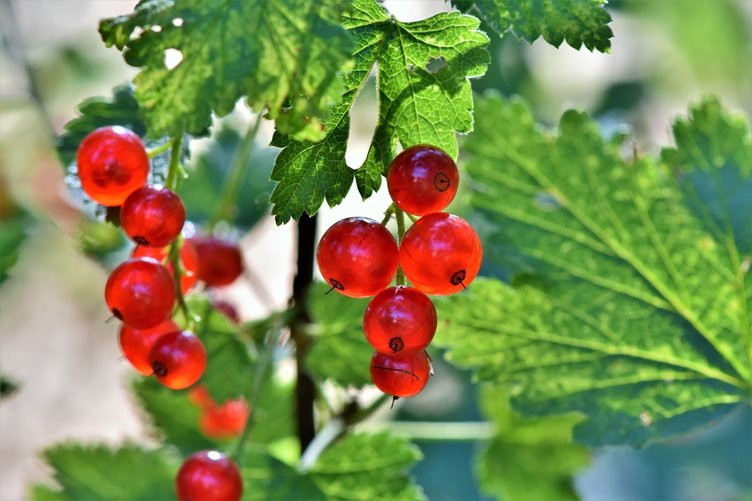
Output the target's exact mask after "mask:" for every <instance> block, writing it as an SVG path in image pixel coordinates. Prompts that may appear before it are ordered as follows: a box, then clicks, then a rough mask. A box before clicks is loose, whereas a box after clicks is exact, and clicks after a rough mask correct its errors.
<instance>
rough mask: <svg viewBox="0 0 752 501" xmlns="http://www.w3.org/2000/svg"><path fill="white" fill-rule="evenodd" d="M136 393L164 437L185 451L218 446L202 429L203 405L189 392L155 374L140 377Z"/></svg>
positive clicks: (186, 452)
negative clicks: (163, 382) (160, 380)
mask: <svg viewBox="0 0 752 501" xmlns="http://www.w3.org/2000/svg"><path fill="white" fill-rule="evenodd" d="M133 393H134V394H135V395H136V398H138V401H139V403H140V404H141V407H142V408H143V409H144V411H146V413H147V418H148V420H149V421H150V423H151V425H152V426H153V428H154V429H155V431H156V432H157V435H158V436H159V437H160V438H163V439H164V440H165V441H166V442H167V443H169V444H171V445H174V446H175V447H177V448H178V450H180V452H181V453H182V454H184V455H188V454H192V453H193V452H196V451H198V450H202V449H211V448H216V447H217V444H216V442H214V441H213V440H210V439H208V438H206V437H205V436H204V435H202V434H201V432H200V431H199V416H200V414H201V411H200V410H199V408H198V407H197V406H196V405H194V404H193V403H191V402H190V401H189V400H188V395H187V392H185V391H174V390H170V389H168V388H165V387H164V386H162V385H161V384H159V383H158V382H157V381H156V380H155V379H153V378H148V379H147V378H139V379H138V380H137V381H135V382H134V384H133Z"/></svg>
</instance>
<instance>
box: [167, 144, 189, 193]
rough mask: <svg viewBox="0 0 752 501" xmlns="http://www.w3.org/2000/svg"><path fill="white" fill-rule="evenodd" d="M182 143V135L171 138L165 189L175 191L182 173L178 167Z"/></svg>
mask: <svg viewBox="0 0 752 501" xmlns="http://www.w3.org/2000/svg"><path fill="white" fill-rule="evenodd" d="M182 143H183V134H182V133H180V134H178V135H177V136H175V137H174V138H172V141H171V144H172V149H171V150H170V167H169V170H168V171H167V180H166V181H165V185H166V188H167V189H169V190H172V191H177V189H178V182H179V181H180V177H181V175H182V174H184V172H183V168H182V167H181V165H180V147H181V146H182Z"/></svg>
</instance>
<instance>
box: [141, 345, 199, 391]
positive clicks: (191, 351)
mask: <svg viewBox="0 0 752 501" xmlns="http://www.w3.org/2000/svg"><path fill="white" fill-rule="evenodd" d="M149 364H151V368H152V371H153V372H154V376H155V377H156V378H157V379H158V380H159V382H160V383H162V384H163V385H165V386H166V387H168V388H170V389H173V390H182V389H183V388H188V387H189V386H191V385H192V384H194V383H195V382H196V381H198V380H199V379H200V378H201V376H202V375H203V374H204V369H206V349H205V348H204V344H203V343H202V342H201V340H200V339H199V338H197V337H196V336H195V335H193V334H192V333H190V332H188V331H177V332H171V333H169V334H165V335H164V336H162V337H160V338H159V339H157V341H156V342H155V343H154V346H152V348H151V352H149Z"/></svg>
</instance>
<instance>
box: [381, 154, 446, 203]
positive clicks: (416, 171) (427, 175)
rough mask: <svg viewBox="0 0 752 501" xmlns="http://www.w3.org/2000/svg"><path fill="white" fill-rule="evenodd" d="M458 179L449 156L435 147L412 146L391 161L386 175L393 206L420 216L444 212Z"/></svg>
mask: <svg viewBox="0 0 752 501" xmlns="http://www.w3.org/2000/svg"><path fill="white" fill-rule="evenodd" d="M459 182H460V176H459V173H458V172H457V165H456V164H455V163H454V160H452V157H450V156H449V155H447V154H446V153H444V152H443V151H442V150H440V149H439V148H436V147H435V146H429V145H426V144H420V145H417V146H412V147H410V148H408V149H406V150H405V151H403V152H402V153H400V154H399V155H397V157H396V158H395V159H394V161H393V162H392V164H391V165H390V166H389V170H388V171H387V175H386V185H387V188H389V195H391V197H392V200H394V203H395V204H396V205H397V207H399V208H400V209H402V210H403V211H405V212H407V213H408V214H415V215H416V216H423V215H426V214H430V213H432V212H438V211H440V210H444V209H445V208H446V207H447V205H449V204H450V203H451V202H452V200H454V196H455V195H456V194H457V187H458V186H459Z"/></svg>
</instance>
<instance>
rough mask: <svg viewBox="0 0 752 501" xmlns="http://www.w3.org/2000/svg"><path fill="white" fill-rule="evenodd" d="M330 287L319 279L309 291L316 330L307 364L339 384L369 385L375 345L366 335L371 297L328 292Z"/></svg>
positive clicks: (315, 373) (317, 375)
mask: <svg viewBox="0 0 752 501" xmlns="http://www.w3.org/2000/svg"><path fill="white" fill-rule="evenodd" d="M327 290H328V287H327V286H326V284H324V283H322V282H319V283H316V284H315V285H314V286H313V287H311V289H310V292H309V293H308V305H309V308H310V311H311V316H312V317H313V320H314V321H315V322H316V331H315V337H314V341H315V342H314V344H313V348H311V351H310V353H309V354H308V356H307V357H306V366H307V367H308V369H309V370H310V371H311V373H312V374H313V375H314V377H317V378H320V379H322V380H323V379H330V380H332V381H334V382H335V383H337V384H338V385H340V386H344V387H347V386H356V387H361V386H363V385H366V384H370V382H371V375H370V366H371V356H372V355H373V348H371V346H370V345H369V344H368V342H367V341H366V338H365V336H364V335H363V312H364V311H365V309H366V306H367V305H368V301H369V300H368V299H353V298H350V297H346V296H343V295H341V294H337V293H335V292H332V293H330V294H326V292H327Z"/></svg>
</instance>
